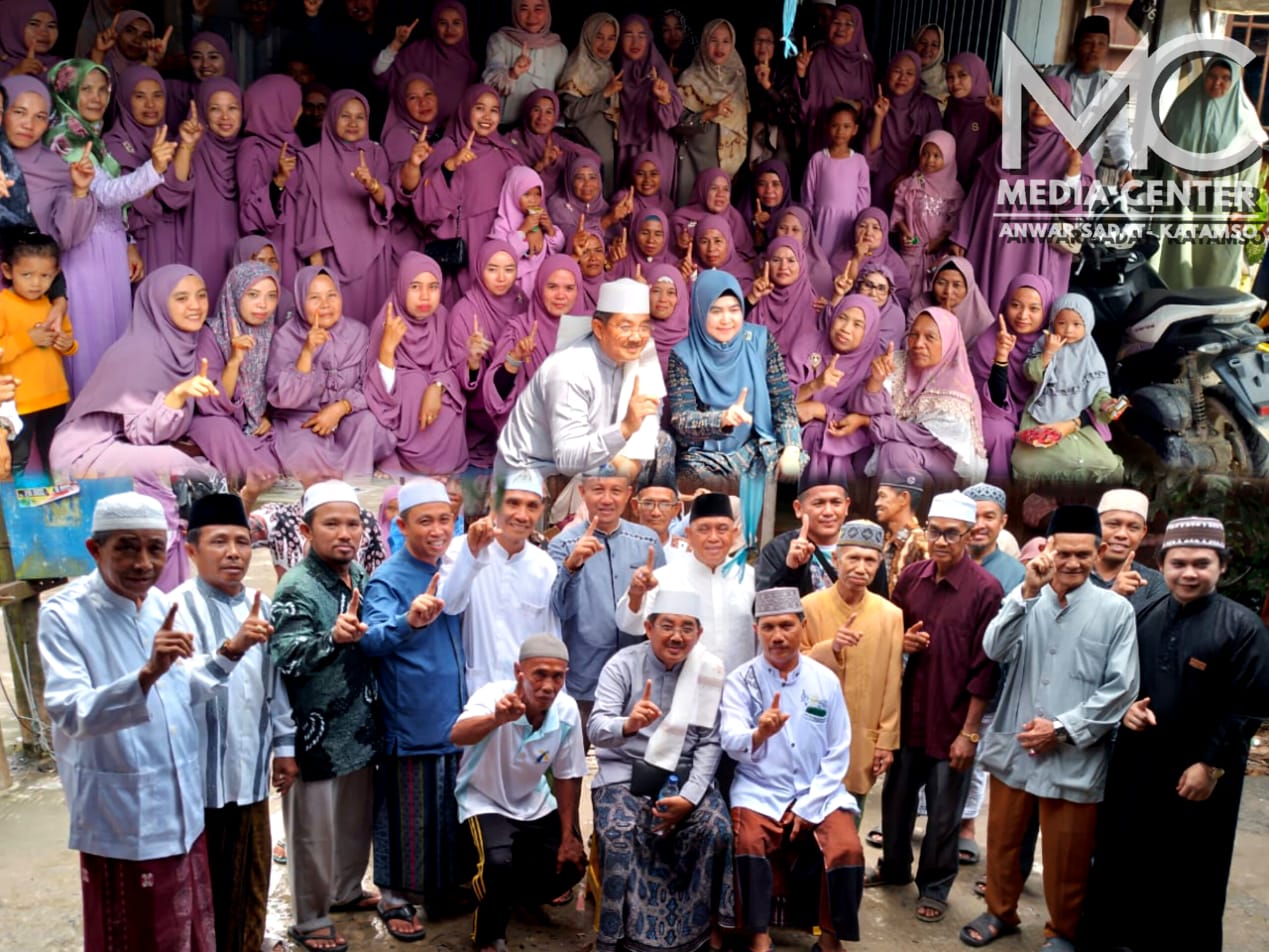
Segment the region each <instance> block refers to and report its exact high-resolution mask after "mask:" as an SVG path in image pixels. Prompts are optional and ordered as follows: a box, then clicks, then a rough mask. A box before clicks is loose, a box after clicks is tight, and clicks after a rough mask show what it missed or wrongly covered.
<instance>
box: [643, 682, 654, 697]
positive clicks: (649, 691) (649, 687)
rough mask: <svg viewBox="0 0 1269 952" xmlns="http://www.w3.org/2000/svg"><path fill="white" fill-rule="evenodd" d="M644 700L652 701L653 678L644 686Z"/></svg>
mask: <svg viewBox="0 0 1269 952" xmlns="http://www.w3.org/2000/svg"><path fill="white" fill-rule="evenodd" d="M643 700H645V701H651V700H652V679H651V678H648V680H647V682H645V683H644V685H643Z"/></svg>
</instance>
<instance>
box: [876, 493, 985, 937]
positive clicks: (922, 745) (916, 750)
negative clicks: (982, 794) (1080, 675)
mask: <svg viewBox="0 0 1269 952" xmlns="http://www.w3.org/2000/svg"><path fill="white" fill-rule="evenodd" d="M977 518H978V507H977V505H976V504H975V502H974V500H972V499H970V498H969V497H968V496H966V495H965V494H964V493H962V492H948V493H942V494H940V495H938V496H935V497H934V500H933V501H932V502H931V503H930V515H929V519H928V520H927V522H926V527H925V534H926V538H927V539H928V540H929V544H930V558H929V559H927V560H925V561H922V562H914V563H913V564H911V565H909V566H908V567H907V568H906V569H904V570H903V574H901V575H900V576H899V581H898V582H896V583H895V587H894V595H893V598H892V600H893V601H894V603H895V604H896V605H898V606H899V608H901V609H902V610H903V624H904V625H905V626H906V631H905V632H904V636H903V640H904V644H903V648H904V651H905V652H907V653H908V663H907V665H906V666H905V668H904V671H903V698H902V705H901V709H900V716H899V725H900V739H899V749H898V750H897V751H896V752H895V756H894V764H893V766H891V768H890V775H889V777H888V778H887V779H886V786H885V789H884V790H882V793H881V815H882V826H883V829H884V834H883V839H884V846H883V848H882V849H883V852H882V859H881V863H880V865H879V866H878V867H877V868H876V869H875V870H872V871H871V872H870V873H869V874H868V880H867V885H869V886H890V885H905V884H907V883H910V882H912V878H913V876H912V828H913V825H914V824H915V822H916V807H917V793H918V791H919V790H920V788H921V787H922V786H923V785H924V787H925V792H926V807H927V809H928V817H929V819H928V822H927V824H926V833H925V842H924V843H923V844H922V847H921V858H920V862H919V863H918V864H917V870H916V885H917V890H918V892H919V894H920V898H919V899H918V900H917V906H916V915H917V918H918V919H921V920H922V921H923V922H937V921H938V920H940V919H942V918H943V916H944V914H945V913H946V912H947V897H948V894H949V892H950V891H951V888H952V884H953V883H954V882H955V881H956V873H957V869H958V867H959V862H958V855H957V833H958V831H959V829H960V824H961V814H962V812H963V811H964V808H965V800H966V798H967V797H968V796H969V791H970V786H971V781H972V773H971V770H970V768H971V767H972V766H973V763H974V752H975V748H976V746H977V744H978V734H979V729H980V727H981V724H982V717H983V712H984V711H985V710H986V708H987V702H988V701H990V700H991V697H992V694H993V693H994V692H995V690H996V681H997V677H998V671H997V668H996V665H995V663H994V662H993V661H991V659H990V658H988V657H987V655H986V654H985V653H984V652H983V633H984V632H985V631H986V630H987V625H988V624H989V623H990V622H991V620H992V618H994V617H995V615H996V612H997V611H998V610H999V608H1000V600H1001V599H1002V598H1003V597H1004V591H1003V590H1002V589H1001V587H1000V583H999V582H997V581H996V579H995V577H993V576H992V574H991V573H990V572H988V571H987V570H986V569H985V568H983V567H982V566H981V565H979V564H978V563H977V562H975V561H974V560H973V559H972V558H970V557H969V552H968V549H969V534H970V530H971V529H972V528H973V527H974V523H975V521H976V520H977Z"/></svg>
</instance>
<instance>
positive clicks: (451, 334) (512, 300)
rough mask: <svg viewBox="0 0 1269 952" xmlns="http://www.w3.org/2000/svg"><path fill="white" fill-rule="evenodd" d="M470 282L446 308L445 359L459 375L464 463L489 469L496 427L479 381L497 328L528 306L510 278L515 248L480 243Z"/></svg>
mask: <svg viewBox="0 0 1269 952" xmlns="http://www.w3.org/2000/svg"><path fill="white" fill-rule="evenodd" d="M471 270H472V274H473V275H474V277H473V278H472V285H471V287H470V288H469V289H468V290H467V293H466V294H464V295H463V296H462V297H461V298H459V299H458V303H457V304H455V305H454V306H453V307H452V308H450V309H449V320H448V321H447V324H448V325H449V327H448V331H447V337H448V341H447V343H448V347H449V354H450V363H451V365H452V366H454V367H457V368H459V369H460V371H461V370H462V368H463V367H464V366H465V367H466V373H465V374H463V376H462V381H463V389H464V390H465V392H466V395H467V452H468V461H469V463H470V465H471V466H472V467H475V468H477V469H492V468H493V460H494V452H495V450H496V449H497V442H498V426H497V424H495V423H494V421H493V420H492V419H490V417H489V414H488V412H487V411H486V410H485V403H484V395H483V392H482V390H483V388H482V387H481V386H480V383H481V381H482V379H483V377H484V373H485V370H486V368H487V367H488V366H489V363H490V361H491V360H492V359H493V348H492V345H493V343H494V342H495V341H497V340H498V339H499V338H500V337H501V336H502V332H503V330H504V329H505V328H506V327H507V325H508V324H510V323H511V321H512V320H513V319H514V318H515V317H516V316H517V315H519V314H523V313H524V309H525V308H526V307H528V297H527V296H526V295H525V294H524V293H523V292H521V291H520V284H519V281H517V280H516V259H515V249H513V248H512V247H511V246H510V245H509V244H507V243H506V242H505V241H493V240H490V241H486V242H485V243H484V244H483V245H481V246H480V251H479V252H478V253H477V254H476V256H475V258H473V259H472V268H471Z"/></svg>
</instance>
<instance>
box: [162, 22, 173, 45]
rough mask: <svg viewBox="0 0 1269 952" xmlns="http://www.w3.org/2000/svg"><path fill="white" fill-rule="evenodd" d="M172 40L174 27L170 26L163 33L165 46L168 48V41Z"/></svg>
mask: <svg viewBox="0 0 1269 952" xmlns="http://www.w3.org/2000/svg"><path fill="white" fill-rule="evenodd" d="M171 39H172V27H171V26H170V25H169V26H168V28H167V29H166V30H164V31H163V45H164V46H167V44H168V41H169V40H171Z"/></svg>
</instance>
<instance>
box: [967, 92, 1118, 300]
mask: <svg viewBox="0 0 1269 952" xmlns="http://www.w3.org/2000/svg"><path fill="white" fill-rule="evenodd" d="M1045 82H1046V83H1047V84H1048V86H1049V88H1050V89H1051V90H1053V92H1054V93H1055V94H1056V95H1057V97H1058V99H1059V100H1061V102H1062V104H1063V105H1065V106H1066V107H1067V108H1068V109H1069V108H1070V105H1071V87H1070V85H1069V84H1068V83H1067V81H1066V80H1064V79H1062V78H1060V77H1058V76H1049V77H1047V78H1046V79H1045ZM1022 155H1023V168H1022V170H1021V171H1013V170H1009V169H1006V168H1005V167H1004V165H1003V161H1002V143H1001V141H1000V140H999V139H998V140H996V142H995V144H994V145H992V146H991V147H990V148H989V149H988V150H987V151H986V152H984V153H983V156H982V158H981V159H980V160H979V163H978V172H977V175H976V176H975V178H974V185H973V187H972V188H970V190H969V195H967V196H966V198H965V204H964V206H963V207H962V209H961V214H960V217H959V219H957V222H956V227H955V229H953V231H952V234H951V236H950V237H949V238H948V244H949V250H950V251H951V252H952V254H954V255H963V256H964V257H966V258H968V259H969V260H970V261H971V262H972V263H973V265H974V270H975V271H977V273H978V275H979V284H980V286H981V288H982V291H983V297H985V298H986V299H987V300H988V301H999V300H1001V299H1002V298H1003V297H1004V296H1005V289H1006V288H1007V287H1008V286H1009V282H1010V281H1011V280H1012V279H1013V277H1014V276H1015V275H1018V274H1022V273H1023V272H1032V273H1035V274H1043V275H1045V276H1046V277H1048V279H1049V280H1050V281H1051V282H1052V283H1053V293H1054V295H1055V296H1058V297H1060V296H1061V295H1063V294H1065V293H1066V289H1067V286H1068V285H1069V284H1070V280H1071V254H1070V252H1069V251H1066V250H1064V249H1062V248H1059V247H1058V246H1057V245H1055V244H1054V243H1053V242H1051V241H1049V240H1048V238H1047V237H1039V238H1024V239H1021V240H1018V239H1015V238H1013V237H1011V236H1009V235H1008V234H1006V235H1004V236H1002V235H1001V227H1000V225H1001V219H999V218H997V217H996V215H997V213H998V211H999V210H1000V209H998V208H997V205H996V197H997V196H998V195H999V194H1000V192H1001V185H1002V184H1005V183H1007V184H1008V185H1009V186H1010V187H1011V188H1018V187H1022V188H1024V190H1025V189H1026V186H1027V183H1028V182H1042V183H1045V188H1046V189H1047V188H1048V183H1049V182H1055V181H1064V182H1065V183H1066V184H1067V185H1070V186H1072V187H1079V188H1088V186H1089V185H1091V184H1092V181H1093V173H1094V169H1093V163H1092V160H1091V159H1090V158H1089V157H1088V156H1081V155H1080V153H1079V152H1078V151H1077V150H1076V149H1075V148H1074V147H1073V146H1072V145H1071V144H1070V143H1068V142H1067V141H1066V138H1065V137H1064V136H1063V135H1062V133H1061V132H1059V131H1058V127H1057V126H1055V125H1054V124H1053V120H1052V119H1050V118H1049V117H1048V115H1047V114H1046V113H1045V111H1044V110H1043V109H1041V108H1040V106H1039V104H1038V103H1036V102H1034V101H1033V102H1032V103H1031V106H1030V112H1029V114H1028V118H1027V133H1026V141H1025V144H1024V146H1023V153H1022ZM1008 210H1009V211H1017V212H1026V213H1028V214H1029V215H1034V216H1043V215H1045V214H1050V215H1052V216H1054V218H1060V217H1061V216H1063V215H1064V214H1075V213H1078V211H1079V209H1078V208H1074V209H1071V208H1067V207H1065V206H1061V207H1057V206H1049V205H1030V204H1025V205H1017V206H1012V207H1011V208H1010V209H1008Z"/></svg>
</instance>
